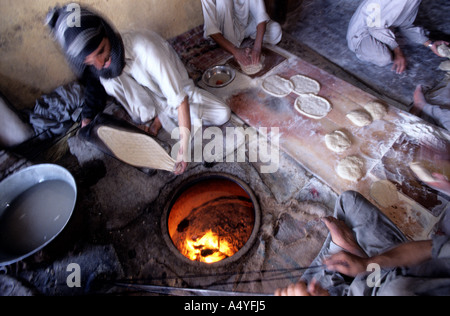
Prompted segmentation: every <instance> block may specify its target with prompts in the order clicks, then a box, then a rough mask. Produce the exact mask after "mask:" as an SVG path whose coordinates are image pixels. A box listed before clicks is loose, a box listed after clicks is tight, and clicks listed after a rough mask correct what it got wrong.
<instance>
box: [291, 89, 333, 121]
mask: <svg viewBox="0 0 450 316" xmlns="http://www.w3.org/2000/svg"><path fill="white" fill-rule="evenodd" d="M295 109H296V110H297V111H298V112H299V113H300V114H303V115H306V116H308V117H310V118H313V119H316V120H320V119H323V118H324V117H326V116H327V115H328V113H330V111H331V109H332V107H331V104H330V102H328V100H326V99H324V98H322V97H319V96H316V95H313V94H301V95H300V96H299V97H298V98H297V100H295Z"/></svg>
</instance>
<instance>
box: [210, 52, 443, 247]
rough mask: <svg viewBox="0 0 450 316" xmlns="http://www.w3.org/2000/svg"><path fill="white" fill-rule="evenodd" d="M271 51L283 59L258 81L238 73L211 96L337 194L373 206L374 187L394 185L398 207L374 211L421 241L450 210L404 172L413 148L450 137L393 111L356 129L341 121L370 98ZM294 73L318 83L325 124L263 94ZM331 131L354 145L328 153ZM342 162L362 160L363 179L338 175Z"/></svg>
mask: <svg viewBox="0 0 450 316" xmlns="http://www.w3.org/2000/svg"><path fill="white" fill-rule="evenodd" d="M272 49H274V50H276V51H278V52H279V53H280V54H282V55H284V56H286V57H287V60H286V61H285V62H283V63H281V64H280V65H278V66H276V67H275V68H273V69H272V70H271V71H270V72H269V73H267V74H266V75H265V76H264V77H261V78H255V79H250V78H249V77H247V76H245V75H242V74H238V76H237V78H236V80H235V82H233V83H232V84H231V85H230V86H228V87H226V88H222V89H209V91H210V92H212V93H214V94H216V95H218V96H220V97H222V98H224V99H225V100H227V102H228V104H229V106H230V107H231V109H232V110H233V112H234V113H235V114H236V115H237V116H239V117H240V118H241V119H242V120H243V121H244V122H246V123H247V124H248V125H250V126H252V127H254V128H256V129H259V128H261V127H265V128H267V129H268V131H269V132H270V131H271V128H274V127H278V128H279V129H280V135H281V136H280V147H281V150H283V151H284V152H286V153H287V154H289V155H290V156H291V157H293V158H294V159H295V160H297V161H298V162H299V163H301V164H302V165H303V166H304V167H305V168H306V169H308V170H309V171H310V172H311V173H313V174H314V175H316V176H317V177H319V178H320V179H322V180H323V181H324V182H325V183H327V184H328V185H329V186H330V187H332V188H333V189H334V190H335V191H336V192H337V193H338V194H341V193H343V192H345V191H347V190H355V191H358V192H360V193H361V194H363V195H364V196H365V197H366V198H368V199H369V200H371V201H372V202H374V203H376V202H375V200H374V199H373V198H372V196H371V194H370V191H371V187H372V185H373V184H374V183H376V182H378V181H380V180H389V181H391V182H392V183H394V184H395V185H396V186H397V188H398V192H399V199H398V201H397V202H396V203H394V204H393V205H392V206H390V207H387V208H382V207H380V208H381V209H382V211H383V212H384V213H385V214H386V215H387V216H388V217H389V218H391V220H393V222H394V223H395V224H396V225H397V226H398V227H399V228H400V229H401V230H402V231H403V232H404V233H405V235H406V236H408V237H409V238H411V239H414V240H421V239H427V238H428V237H429V235H430V234H431V233H432V232H433V228H434V227H435V225H436V224H437V223H438V222H439V220H440V217H441V215H442V214H443V212H444V211H445V209H446V208H448V207H449V206H450V204H449V201H448V199H447V198H446V197H445V196H443V195H440V194H439V193H438V192H436V191H434V190H432V189H429V188H427V187H426V186H424V185H423V184H421V183H420V182H419V181H418V180H416V178H415V176H414V175H413V173H412V172H411V171H410V169H409V167H408V166H409V163H411V162H413V161H415V159H416V156H417V155H419V154H420V150H418V149H419V148H421V146H422V144H424V143H427V144H430V143H432V144H434V145H436V146H439V147H442V146H447V145H448V144H449V140H450V135H449V134H448V133H447V132H446V131H444V130H441V129H439V128H437V127H435V126H432V125H429V124H428V123H426V122H425V121H422V120H420V119H419V118H417V117H415V116H412V115H410V114H409V113H406V112H403V111H401V110H399V109H397V108H395V107H392V106H389V113H388V115H387V116H386V117H385V118H384V119H383V120H380V121H375V122H374V123H373V124H371V125H369V126H367V127H364V128H360V127H356V126H354V125H352V124H351V122H350V121H349V120H348V119H347V118H346V115H347V114H348V113H349V112H351V111H353V110H355V109H361V108H362V107H363V106H364V105H366V104H367V103H369V102H371V101H375V100H376V99H375V98H374V97H373V96H372V95H370V94H368V93H366V92H364V91H362V90H360V89H358V88H356V87H354V86H352V85H350V84H348V83H347V82H345V81H343V80H340V79H338V78H336V77H334V76H332V75H331V74H329V73H327V72H325V71H322V70H320V69H318V68H316V67H314V66H312V65H310V64H308V63H306V62H304V61H303V60H301V59H299V58H298V57H296V56H292V55H290V54H289V53H287V52H285V51H283V50H281V49H279V48H276V47H275V48H272ZM297 74H301V75H305V76H308V77H310V78H313V79H315V80H317V81H318V82H319V83H320V84H321V86H322V89H321V91H320V94H319V95H320V96H322V97H324V98H326V99H327V100H329V101H330V103H331V104H332V106H333V110H332V111H331V112H330V113H329V115H328V116H327V117H326V118H324V119H322V120H314V119H311V118H308V117H306V116H303V115H301V114H300V113H298V112H297V111H296V110H295V108H294V101H295V99H296V97H297V95H295V94H294V93H293V94H291V95H289V96H287V97H285V98H276V97H273V96H270V95H269V94H267V93H265V92H264V91H263V90H262V88H261V84H262V81H263V80H264V79H265V78H267V77H268V76H272V75H279V76H281V77H283V78H286V79H289V78H291V77H292V76H294V75H297ZM336 130H344V131H347V134H350V135H352V141H353V146H352V147H351V148H350V149H349V150H348V151H346V152H345V153H343V154H336V153H334V152H331V151H330V150H328V149H327V147H326V144H325V139H324V138H325V136H326V135H327V134H329V133H331V132H333V131H336ZM347 156H358V157H360V158H362V159H364V161H365V177H364V178H363V179H362V180H361V181H359V182H350V181H347V180H344V179H342V178H340V177H339V176H338V175H337V172H336V168H337V165H338V163H339V161H340V160H341V159H343V158H345V157H347ZM418 201H420V202H421V203H418ZM376 205H377V204H376ZM378 206H379V205H378Z"/></svg>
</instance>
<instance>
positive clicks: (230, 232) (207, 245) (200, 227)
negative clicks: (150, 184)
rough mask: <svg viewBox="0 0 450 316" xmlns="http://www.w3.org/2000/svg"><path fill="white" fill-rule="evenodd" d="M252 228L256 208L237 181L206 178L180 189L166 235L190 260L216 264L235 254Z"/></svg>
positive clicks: (247, 238) (245, 241) (248, 237)
mask: <svg viewBox="0 0 450 316" xmlns="http://www.w3.org/2000/svg"><path fill="white" fill-rule="evenodd" d="M254 227H255V208H254V205H253V203H252V199H251V198H250V196H249V194H248V193H247V192H246V191H245V190H244V189H243V188H242V187H241V186H240V185H239V184H237V183H236V182H234V181H232V180H229V179H225V178H220V177H212V178H205V179H202V180H199V181H196V182H193V183H192V184H191V185H188V186H186V187H185V189H183V191H182V193H181V194H180V195H179V197H178V198H177V199H176V201H175V202H174V204H173V206H172V208H171V209H170V214H169V217H168V229H169V235H170V237H171V239H172V242H173V244H174V245H175V247H176V248H177V249H178V251H179V252H180V253H181V254H182V255H183V256H185V257H186V258H188V259H190V260H191V261H197V262H203V263H208V264H212V263H216V262H220V261H223V260H225V259H228V258H230V257H232V256H234V255H235V254H236V253H238V252H239V251H240V250H241V249H242V248H243V247H244V246H245V245H246V243H247V242H248V241H249V239H250V237H251V236H252V233H253V231H254Z"/></svg>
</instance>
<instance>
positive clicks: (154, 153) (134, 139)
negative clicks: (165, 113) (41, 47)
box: [97, 126, 176, 172]
mask: <svg viewBox="0 0 450 316" xmlns="http://www.w3.org/2000/svg"><path fill="white" fill-rule="evenodd" d="M97 133H98V136H99V138H100V139H101V140H102V141H103V142H104V143H105V145H106V146H107V147H108V148H109V149H110V150H111V152H112V153H113V154H114V155H115V156H116V157H117V159H119V160H121V161H123V162H125V163H127V164H129V165H132V166H134V167H138V168H149V169H159V170H166V171H169V172H173V171H174V170H175V165H176V161H175V160H174V159H172V157H170V156H169V154H168V153H167V152H166V151H165V150H164V149H163V148H162V147H161V146H160V145H159V144H158V143H157V142H156V141H155V140H154V139H153V138H151V137H150V136H147V135H144V134H139V133H132V132H128V131H123V130H119V129H114V128H111V127H108V126H101V127H100V128H99V129H98V132H97Z"/></svg>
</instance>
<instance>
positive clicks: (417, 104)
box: [411, 85, 427, 116]
mask: <svg viewBox="0 0 450 316" xmlns="http://www.w3.org/2000/svg"><path fill="white" fill-rule="evenodd" d="M426 105H427V100H426V99H425V95H424V94H423V90H422V86H421V85H418V86H417V88H416V91H414V106H413V108H412V109H411V114H413V115H416V116H420V115H421V114H422V111H423V109H424V108H425V106H426Z"/></svg>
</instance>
